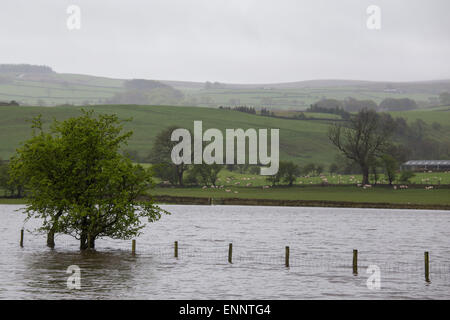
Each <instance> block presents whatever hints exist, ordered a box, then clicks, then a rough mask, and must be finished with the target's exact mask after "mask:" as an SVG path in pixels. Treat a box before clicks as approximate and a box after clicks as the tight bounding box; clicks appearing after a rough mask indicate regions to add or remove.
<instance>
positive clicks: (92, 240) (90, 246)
mask: <svg viewBox="0 0 450 320" xmlns="http://www.w3.org/2000/svg"><path fill="white" fill-rule="evenodd" d="M88 249H95V237H94V236H89V237H88Z"/></svg>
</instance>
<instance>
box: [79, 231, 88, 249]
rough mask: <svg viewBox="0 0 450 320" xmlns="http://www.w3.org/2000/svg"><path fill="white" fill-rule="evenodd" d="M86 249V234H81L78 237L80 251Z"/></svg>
mask: <svg viewBox="0 0 450 320" xmlns="http://www.w3.org/2000/svg"><path fill="white" fill-rule="evenodd" d="M87 248H88V245H87V234H86V233H82V234H81V236H80V250H86V249H87Z"/></svg>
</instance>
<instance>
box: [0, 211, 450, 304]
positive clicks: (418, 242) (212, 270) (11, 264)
mask: <svg viewBox="0 0 450 320" xmlns="http://www.w3.org/2000/svg"><path fill="white" fill-rule="evenodd" d="M19 208H20V206H12V205H1V206H0V216H1V225H0V250H1V252H2V254H1V256H0V282H1V283H0V299H11V298H12V299H385V298H387V299H406V298H408V299H422V298H432V299H449V298H450V247H449V245H450V242H449V240H450V239H449V232H450V231H449V230H450V212H444V211H413V210H378V209H377V210H375V209H333V208H287V207H245V206H243V207H239V206H172V205H171V206H164V209H167V210H168V211H170V212H172V215H170V216H164V217H163V218H162V219H161V220H160V221H158V222H156V223H153V224H150V225H149V226H147V227H146V228H145V229H144V232H143V235H142V236H140V237H139V238H138V239H137V254H136V255H135V256H133V255H131V252H130V251H131V250H130V249H131V241H120V240H109V239H100V240H98V241H97V242H96V246H97V250H96V251H95V252H85V253H80V252H79V251H78V243H77V241H76V240H74V239H72V238H70V237H66V236H59V237H57V239H56V245H57V247H56V249H55V250H50V249H48V248H46V247H45V236H42V235H33V234H30V233H28V232H26V233H25V241H24V248H20V247H19V245H18V242H19V241H18V240H19V235H20V229H21V228H22V225H23V215H21V214H20V213H18V212H16V211H15V210H17V209H19ZM36 225H37V223H36V222H28V223H27V225H26V226H25V228H26V229H33V227H34V226H36ZM174 241H178V242H179V259H178V260H177V259H174V258H173V242H174ZM228 243H233V264H232V265H230V264H228V263H227V254H228ZM285 246H290V252H291V259H290V265H291V266H290V268H285V267H284V265H283V264H284V247H285ZM353 249H358V250H359V269H358V272H359V274H358V275H356V276H355V275H353V274H352V268H351V262H352V250H353ZM424 251H429V252H430V261H431V283H426V282H425V281H424V270H423V253H424ZM70 265H78V266H79V267H80V268H81V277H82V278H81V285H82V288H81V290H69V289H67V286H66V281H67V277H68V276H69V274H67V273H66V270H67V267H68V266H70ZM369 265H378V266H379V267H380V269H381V289H380V290H369V289H368V288H367V286H366V281H367V279H368V277H369V274H366V269H367V267H368V266H369Z"/></svg>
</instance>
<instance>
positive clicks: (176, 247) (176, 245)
mask: <svg viewBox="0 0 450 320" xmlns="http://www.w3.org/2000/svg"><path fill="white" fill-rule="evenodd" d="M174 256H175V258H178V241H175V244H174Z"/></svg>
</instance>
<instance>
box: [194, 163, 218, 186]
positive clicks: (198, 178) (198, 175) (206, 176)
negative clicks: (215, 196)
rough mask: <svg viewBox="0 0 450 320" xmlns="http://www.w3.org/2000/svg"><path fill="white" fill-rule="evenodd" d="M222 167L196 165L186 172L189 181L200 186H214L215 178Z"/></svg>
mask: <svg viewBox="0 0 450 320" xmlns="http://www.w3.org/2000/svg"><path fill="white" fill-rule="evenodd" d="M222 168H223V165H220V164H211V165H208V164H196V165H193V166H192V168H191V169H189V171H188V175H189V180H190V181H192V182H196V183H201V184H202V185H213V186H215V185H216V182H217V178H218V176H219V172H220V170H222Z"/></svg>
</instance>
